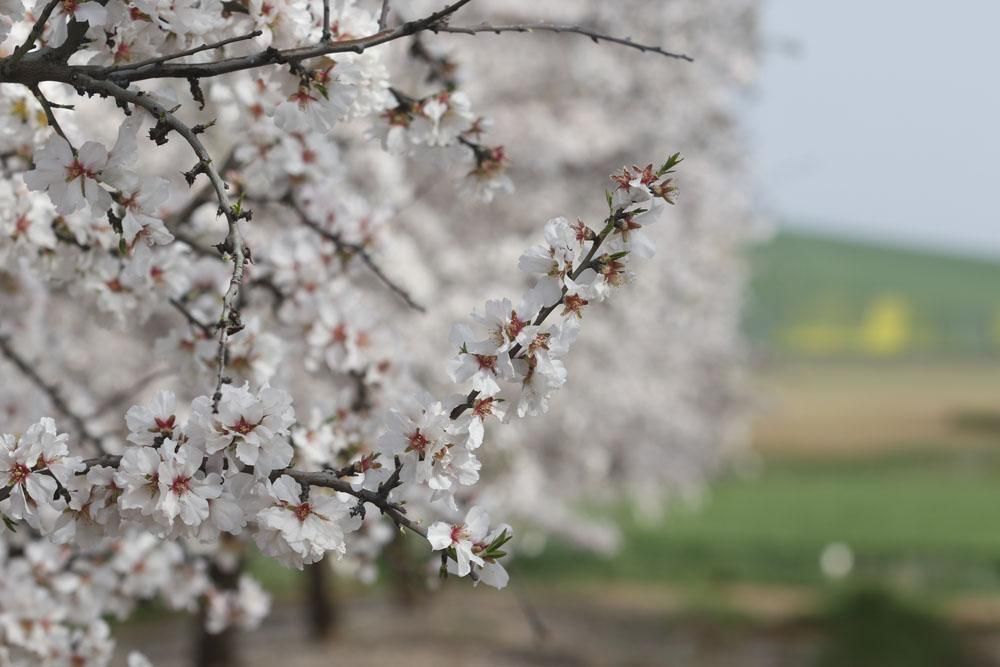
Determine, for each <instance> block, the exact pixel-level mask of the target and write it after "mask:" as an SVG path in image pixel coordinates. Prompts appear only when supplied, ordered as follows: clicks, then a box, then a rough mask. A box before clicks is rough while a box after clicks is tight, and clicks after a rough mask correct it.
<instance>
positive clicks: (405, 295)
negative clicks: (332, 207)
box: [284, 197, 427, 313]
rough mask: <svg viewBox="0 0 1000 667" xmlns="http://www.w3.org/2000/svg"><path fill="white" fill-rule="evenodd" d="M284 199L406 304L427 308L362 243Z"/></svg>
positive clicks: (418, 308)
mask: <svg viewBox="0 0 1000 667" xmlns="http://www.w3.org/2000/svg"><path fill="white" fill-rule="evenodd" d="M284 201H285V203H287V204H288V205H289V206H290V207H291V208H292V210H293V211H295V213H296V215H298V216H299V220H301V222H302V224H303V225H305V226H306V227H308V228H309V229H311V230H313V231H314V232H316V233H317V234H319V235H320V236H322V237H323V238H325V239H326V240H328V241H330V242H332V243H333V244H334V245H335V246H336V247H337V250H338V251H340V252H343V253H346V254H350V255H356V256H357V257H359V258H360V259H361V261H362V262H364V264H365V266H367V267H368V268H369V269H370V270H371V272H372V273H374V274H375V276H376V277H377V278H378V279H379V280H380V281H382V283H383V284H384V285H385V286H386V287H388V288H389V289H390V290H392V291H393V292H394V293H395V294H396V295H397V296H398V297H399V298H400V299H402V300H403V302H405V303H406V305H407V306H409V307H410V308H413V309H414V310H418V311H420V312H421V313H425V312H427V309H426V308H424V307H423V306H422V305H420V304H419V303H417V302H416V301H415V300H414V299H413V297H412V296H410V293H409V292H407V291H406V290H405V289H403V288H402V287H400V286H399V285H398V284H396V283H395V282H394V281H393V280H392V278H390V277H389V276H387V275H386V274H385V272H384V271H382V268H381V267H380V266H379V265H378V264H377V263H376V262H375V260H374V259H372V256H371V255H370V254H369V253H368V249H367V248H365V247H364V245H362V244H360V243H353V242H351V241H346V240H344V238H343V237H342V236H341V235H340V234H337V233H335V232H331V231H330V230H328V229H324V228H323V227H322V226H320V225H319V223H317V222H315V221H314V220H311V219H310V218H309V216H307V215H306V212H305V211H303V210H302V207H301V206H299V205H298V203H297V202H295V200H294V199H292V198H291V197H286V198H285V199H284Z"/></svg>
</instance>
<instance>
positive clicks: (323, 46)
mask: <svg viewBox="0 0 1000 667" xmlns="http://www.w3.org/2000/svg"><path fill="white" fill-rule="evenodd" d="M471 1H472V0H456V2H453V3H451V4H449V5H447V6H445V7H444V8H443V9H441V10H439V11H436V12H434V13H433V14H429V15H427V16H425V17H424V18H422V19H417V20H415V21H407V22H406V23H404V24H402V25H400V26H399V27H397V28H394V29H392V30H388V29H385V30H380V31H379V32H377V33H375V34H374V35H369V36H367V37H361V38H359V39H345V40H341V41H337V42H321V43H320V44H317V45H314V46H303V47H298V48H294V49H285V50H278V49H273V48H269V49H265V50H264V51H260V52H258V53H254V54H251V55H247V56H238V57H233V58H225V59H223V60H218V61H215V62H211V63H175V64H165V63H153V64H151V65H146V66H143V67H136V68H132V69H124V68H122V67H115V68H112V69H110V70H108V69H104V68H102V69H101V70H100V71H93V70H91V73H92V74H93V75H95V76H101V77H105V76H106V77H109V78H113V79H114V80H116V81H122V82H126V81H142V80H145V79H163V78H185V79H186V78H191V77H194V78H209V77H215V76H219V75H220V74H228V73H230V72H239V71H242V70H247V69H254V68H257V67H261V66H263V65H281V64H288V63H298V62H301V61H303V60H308V59H309V58H317V57H319V56H325V55H329V54H331V53H364V52H365V51H366V50H367V49H370V48H372V47H374V46H379V45H381V44H386V43H388V42H392V41H395V40H397V39H401V38H404V37H408V36H410V35H412V34H414V33H417V32H420V31H422V30H428V29H430V28H432V27H434V26H440V25H441V23H442V22H443V21H444V20H445V19H447V18H448V17H449V16H451V15H452V14H454V13H455V12H457V11H458V10H459V9H461V8H462V7H464V6H465V5H467V4H469V2H471ZM80 71H86V70H83V69H82V68H81V69H80Z"/></svg>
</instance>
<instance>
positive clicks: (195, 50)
mask: <svg viewBox="0 0 1000 667" xmlns="http://www.w3.org/2000/svg"><path fill="white" fill-rule="evenodd" d="M262 34H263V33H262V32H261V31H260V30H254V31H253V32H248V33H247V34H245V35H238V36H236V37H230V38H228V39H223V40H220V41H218V42H212V43H211V44H202V45H201V46H195V47H194V48H190V49H185V50H184V51H178V52H177V53H171V54H170V55H167V56H160V57H158V58H150V59H149V60H143V61H141V62H137V63H129V64H127V65H118V66H116V67H105V68H104V73H105V74H107V73H109V72H114V73H118V72H123V71H128V70H131V69H141V68H143V67H149V66H151V65H158V64H160V63H165V62H168V61H170V60H176V59H178V58H184V57H185V56H193V55H194V54H196V53H201V52H202V51H212V50H214V49H219V48H222V47H223V46H226V45H227V44H233V43H235V42H244V41H246V40H248V39H253V38H254V37H260V36H261V35H262Z"/></svg>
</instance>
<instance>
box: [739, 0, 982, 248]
mask: <svg viewBox="0 0 1000 667" xmlns="http://www.w3.org/2000/svg"><path fill="white" fill-rule="evenodd" d="M763 34H764V39H765V53H764V64H763V69H762V72H761V79H760V83H759V86H758V90H757V92H756V94H755V95H754V100H753V103H752V105H751V106H752V111H751V117H750V128H751V132H752V137H753V140H754V147H755V150H756V157H757V159H758V160H759V162H758V163H757V167H758V174H759V183H758V186H759V190H760V192H761V195H762V203H763V204H764V206H765V209H766V210H767V211H769V212H770V213H771V214H772V215H773V216H774V217H775V218H777V219H778V220H780V221H782V222H785V223H787V224H790V225H795V226H809V227H816V228H822V229H830V230H835V231H837V232H843V233H846V234H851V235H853V236H858V235H863V236H868V237H876V238H888V239H893V240H902V241H905V242H908V243H911V244H919V245H931V246H935V247H948V248H953V249H959V250H972V251H977V252H985V253H989V254H992V255H997V256H1000V182H998V181H1000V127H998V126H1000V2H998V1H995V0H978V1H976V0H955V1H954V2H949V3H939V2H930V1H929V0H910V1H908V2H905V1H903V0H842V1H841V2H819V1H818V0H765V9H764V21H763Z"/></svg>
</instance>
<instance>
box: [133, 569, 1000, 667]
mask: <svg viewBox="0 0 1000 667" xmlns="http://www.w3.org/2000/svg"><path fill="white" fill-rule="evenodd" d="M728 603H729V604H728V608H731V609H732V611H733V613H732V615H731V617H729V616H727V615H725V614H719V613H718V610H716V612H715V613H713V614H699V613H698V612H697V611H694V612H692V611H691V607H690V600H685V599H684V598H683V597H681V596H680V595H678V594H677V593H676V592H671V590H670V589H668V588H662V587H655V588H648V587H639V586H634V585H632V586H629V587H613V588H608V589H605V590H600V589H596V588H595V589H585V590H573V591H564V590H552V591H546V590H530V591H529V592H526V593H524V592H522V593H517V592H514V591H510V590H508V591H503V592H499V593H497V592H495V591H492V590H472V589H466V588H463V587H461V586H454V587H449V589H448V590H446V591H444V592H440V593H437V594H434V595H432V596H430V597H428V598H427V599H425V600H424V601H422V602H421V603H420V604H418V605H417V606H415V607H409V608H407V607H402V606H400V605H398V604H397V603H395V602H394V601H393V600H392V599H391V598H389V597H387V596H386V595H384V594H381V593H364V594H361V595H352V596H350V597H348V598H347V599H344V600H341V609H340V623H339V626H338V630H337V632H336V634H335V636H334V637H333V638H331V639H330V640H327V641H323V642H315V641H310V640H308V639H307V638H306V637H307V631H306V624H305V621H304V616H303V610H302V608H300V607H298V606H297V605H295V604H292V603H289V602H284V603H281V604H278V605H277V606H276V609H275V610H274V611H273V613H272V614H271V616H270V617H269V618H268V619H267V620H266V621H265V623H264V625H263V626H262V627H261V628H260V629H258V630H256V631H254V632H251V633H246V634H244V635H241V637H240V650H241V657H242V658H243V664H244V665H245V666H246V667H265V666H267V667H270V666H272V665H281V666H282V667H314V666H315V667H319V666H321V665H322V666H323V667H330V666H337V665H350V667H376V666H377V667H385V666H386V665H402V666H404V667H425V666H426V667H431V666H434V667H452V666H455V667H457V666H459V665H461V666H463V667H515V666H525V665H526V666H531V665H546V666H550V665H551V666H562V665H566V666H570V665H581V666H595V667H596V666H605V665H607V666H612V665H613V666H621V667H640V666H642V667H645V666H653V665H657V666H658V665H685V666H691V667H730V666H732V665H739V666H740V667H756V666H760V667H783V666H786V665H787V666H789V667H792V666H794V667H799V666H801V665H809V664H811V663H812V661H813V658H814V657H815V653H816V651H817V649H818V646H819V641H820V639H821V635H820V632H819V630H818V628H817V627H816V626H815V624H814V623H812V622H811V621H809V620H807V619H808V618H809V615H808V614H807V613H805V612H806V610H807V609H808V608H809V605H810V599H809V597H808V595H806V594H804V593H803V592H802V591H798V590H795V589H783V588H778V587H766V588H762V587H752V586H737V587H733V589H732V590H731V591H729V593H728ZM682 609H687V611H686V612H683V613H682V612H681V611H680V610H682ZM963 611H964V613H963ZM956 612H957V614H958V616H959V617H964V620H963V622H962V627H963V628H964V631H963V634H964V636H965V637H966V638H967V641H968V643H969V644H970V646H971V647H972V648H973V649H974V652H975V656H976V662H975V664H977V665H979V664H981V665H984V666H986V665H992V666H1000V625H998V624H997V621H1000V602H997V601H992V600H990V601H987V600H983V601H980V602H979V603H971V604H969V603H964V602H963V603H961V604H960V605H959V608H958V609H953V610H952V613H956ZM751 618H752V620H750V619H751ZM190 622H191V621H190V618H181V617H170V618H167V619H161V620H150V621H146V622H142V623H138V624H129V625H128V626H126V627H124V628H120V629H119V630H118V631H117V633H116V634H117V636H118V637H119V646H120V649H121V650H120V651H119V654H120V656H122V657H123V656H124V655H125V654H126V653H127V651H128V650H130V649H139V650H142V651H143V652H145V653H146V654H147V656H148V657H149V658H150V659H151V660H153V662H154V664H156V665H157V666H158V667H175V666H176V667H182V666H185V667H186V666H187V665H189V664H191V663H190V661H189V656H190V654H191V644H190V642H191V639H190V634H189V631H190V629H191V626H190ZM386 628H393V632H392V633H388V632H386ZM120 664H124V663H123V662H122V663H120Z"/></svg>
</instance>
